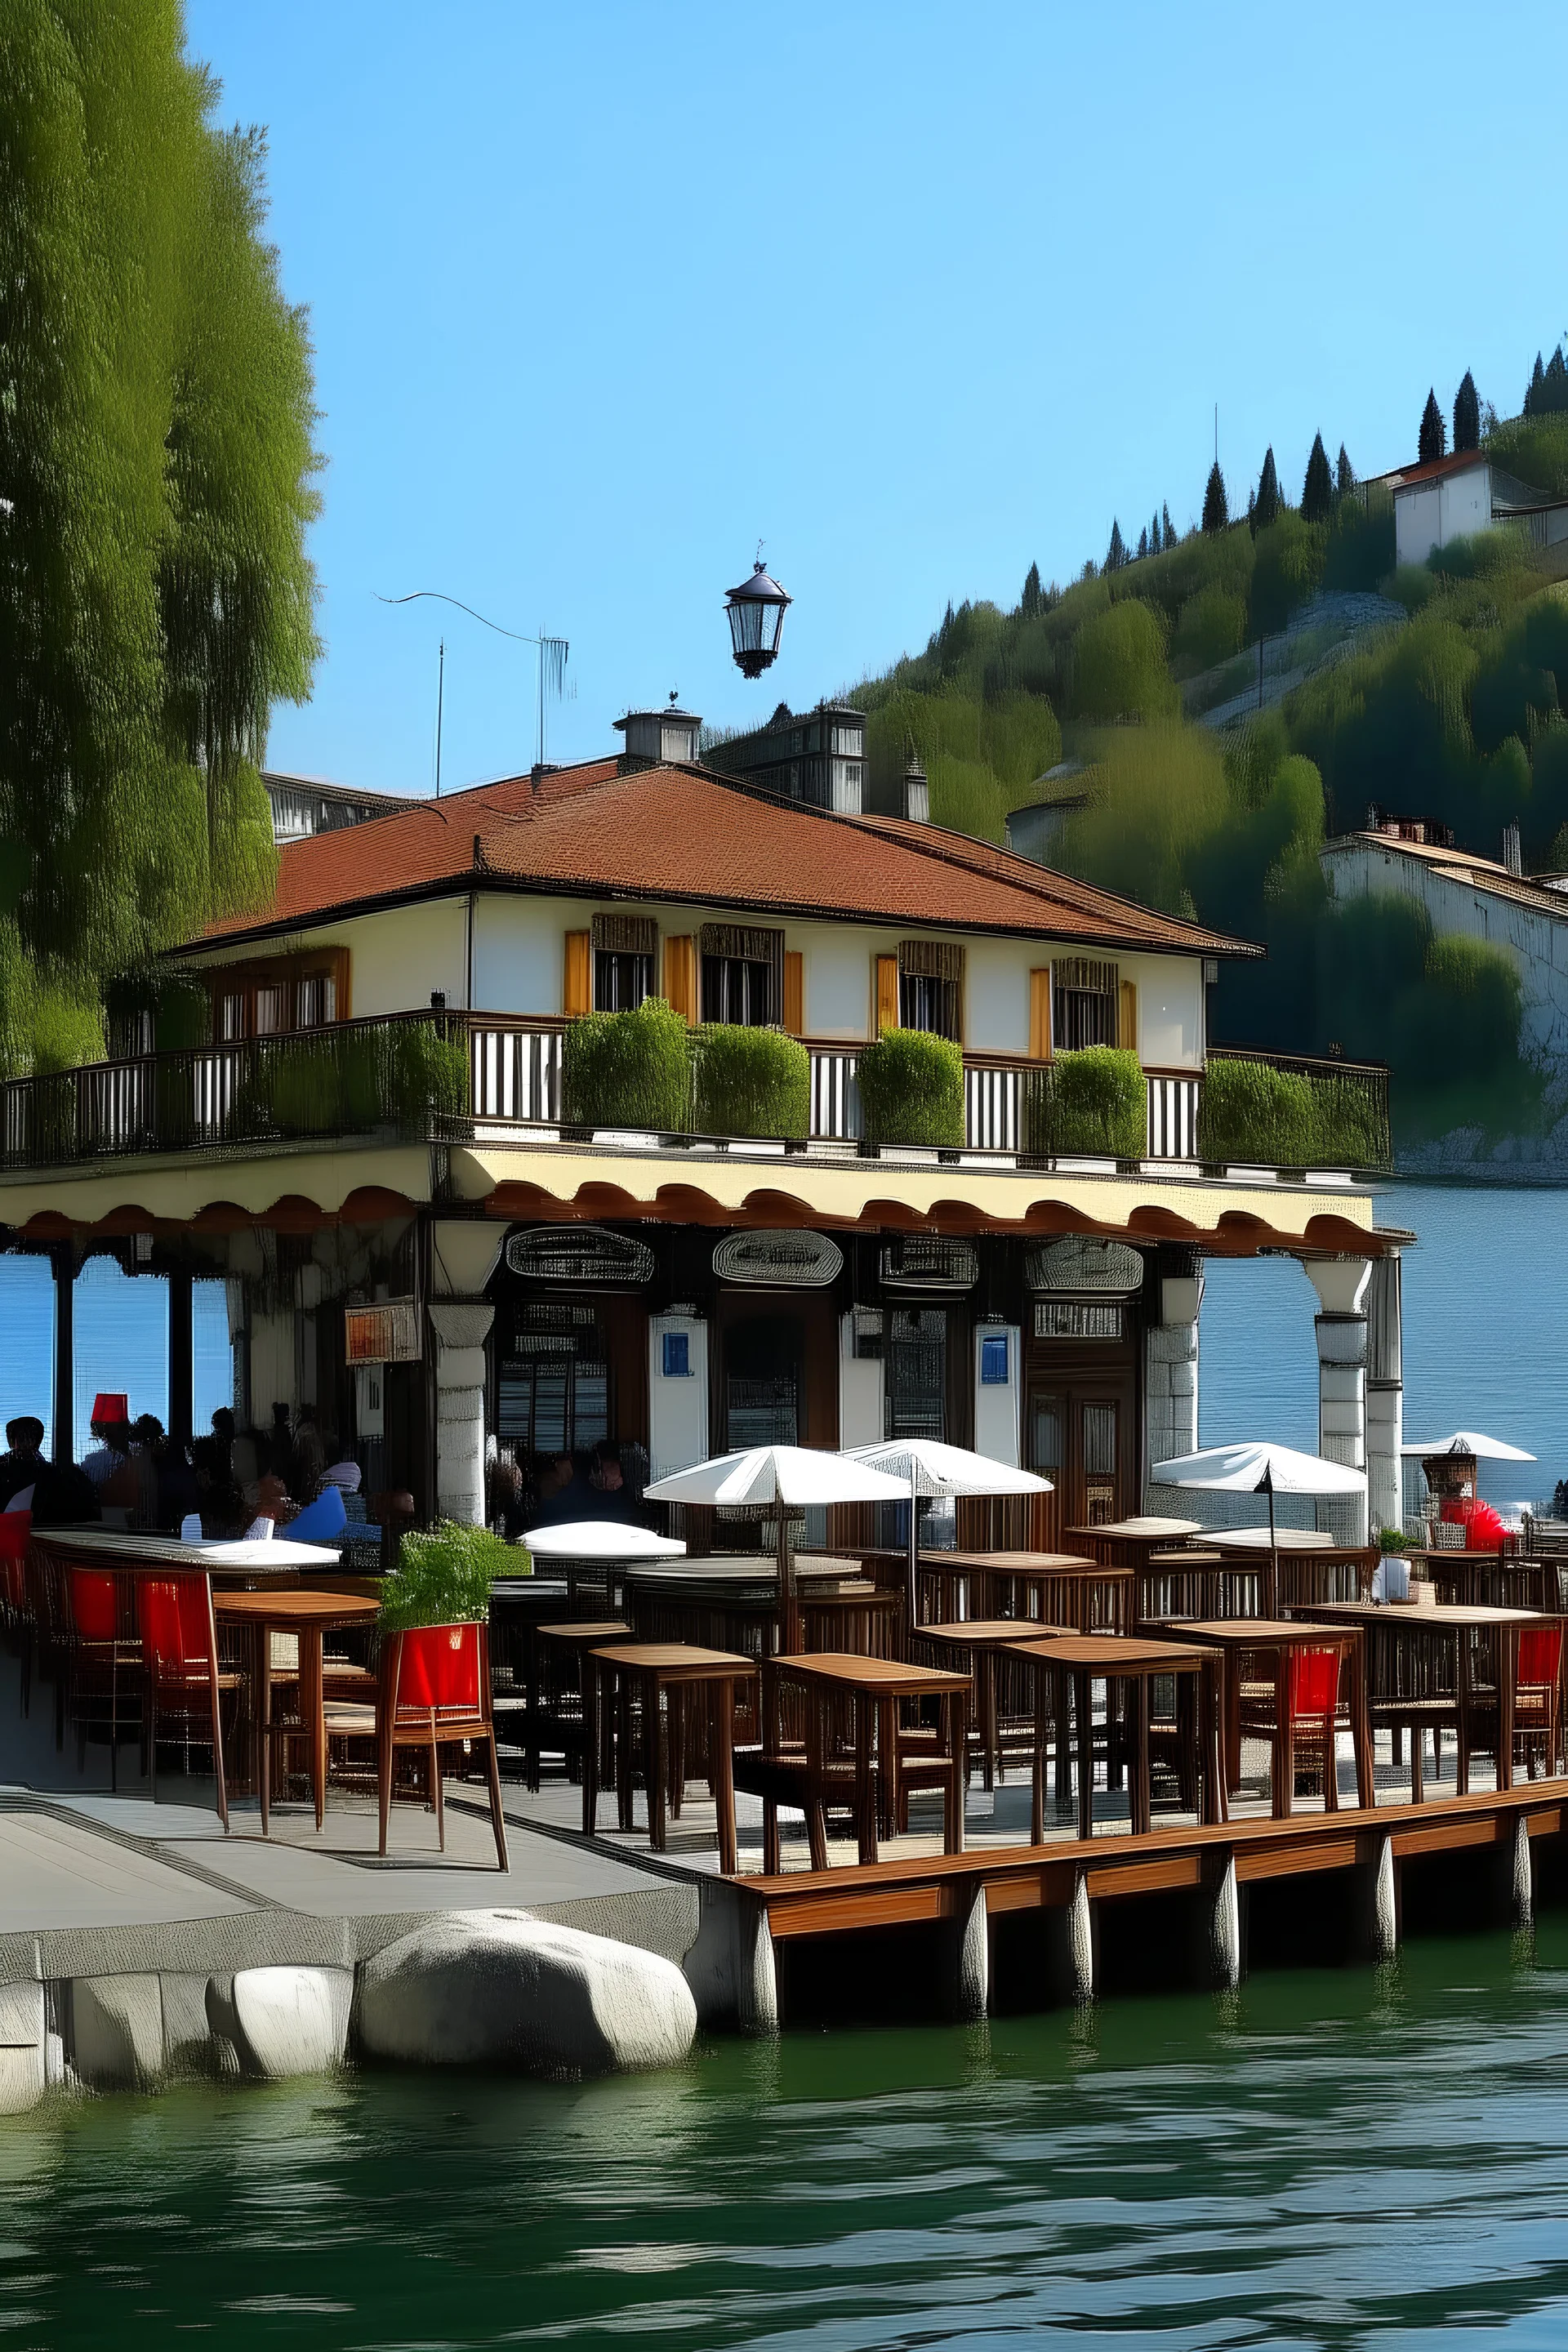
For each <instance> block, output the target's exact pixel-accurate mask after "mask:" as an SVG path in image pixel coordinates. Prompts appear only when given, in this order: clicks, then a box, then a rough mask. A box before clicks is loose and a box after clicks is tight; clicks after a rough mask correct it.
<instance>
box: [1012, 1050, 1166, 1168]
mask: <svg viewBox="0 0 1568 2352" xmlns="http://www.w3.org/2000/svg"><path fill="white" fill-rule="evenodd" d="M1148 1100H1149V1097H1148V1085H1147V1081H1146V1080H1145V1078H1144V1076H1143V1071H1142V1065H1141V1064H1140V1062H1139V1059H1138V1056H1137V1055H1136V1054H1135V1053H1133V1052H1132V1051H1131V1047H1129V1046H1125V1045H1085V1046H1083V1047H1082V1048H1081V1049H1080V1050H1079V1052H1077V1053H1068V1054H1058V1055H1057V1057H1056V1059H1055V1061H1054V1062H1052V1063H1050V1064H1049V1066H1047V1068H1045V1069H1043V1070H1041V1071H1040V1073H1039V1075H1038V1076H1037V1079H1036V1080H1035V1082H1034V1085H1033V1087H1031V1089H1030V1093H1029V1108H1028V1115H1027V1118H1026V1122H1025V1132H1026V1141H1027V1149H1028V1150H1030V1151H1032V1152H1038V1153H1039V1154H1040V1155H1041V1156H1042V1157H1044V1158H1047V1159H1048V1158H1054V1157H1055V1156H1056V1155H1057V1154H1058V1153H1060V1152H1082V1153H1084V1154H1085V1155H1086V1156H1089V1157H1092V1158H1095V1159H1100V1160H1141V1159H1142V1157H1143V1153H1144V1151H1145V1150H1146V1148H1147V1139H1148V1128H1149V1110H1148Z"/></svg>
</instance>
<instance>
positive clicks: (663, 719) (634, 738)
mask: <svg viewBox="0 0 1568 2352" xmlns="http://www.w3.org/2000/svg"><path fill="white" fill-rule="evenodd" d="M701 730H702V721H701V719H699V718H698V717H697V715H696V713H695V712H694V711H690V710H682V709H680V707H679V703H678V702H677V701H676V698H675V696H674V695H673V694H671V696H670V698H669V700H668V704H667V705H666V707H665V708H664V709H662V710H628V711H627V713H626V717H625V718H624V719H616V734H617V735H623V736H625V738H626V749H625V751H622V753H621V755H620V757H619V759H618V760H617V761H616V770H617V772H619V773H620V774H621V775H623V776H632V775H635V774H636V773H637V770H638V769H639V768H657V767H658V766H659V765H660V764H661V763H664V764H668V765H674V766H677V767H679V766H692V765H695V763H696V760H697V739H698V736H699V735H700V732H701Z"/></svg>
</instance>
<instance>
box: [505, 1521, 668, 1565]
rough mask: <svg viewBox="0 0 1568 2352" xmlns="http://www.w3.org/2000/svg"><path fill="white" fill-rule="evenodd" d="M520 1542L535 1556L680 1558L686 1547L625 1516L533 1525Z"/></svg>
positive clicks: (546, 1557) (609, 1558) (608, 1558)
mask: <svg viewBox="0 0 1568 2352" xmlns="http://www.w3.org/2000/svg"><path fill="white" fill-rule="evenodd" d="M523 1543H524V1545H525V1546H526V1547H527V1549H528V1550H529V1551H531V1553H532V1555H533V1557H534V1559H607V1560H622V1559H680V1558H681V1556H682V1555H683V1554H684V1552H685V1550H686V1546H685V1545H684V1544H683V1543H681V1542H679V1540H678V1538H676V1537H674V1536H656V1535H655V1534H654V1532H653V1530H652V1528H637V1527H631V1526H629V1525H628V1524H627V1523H626V1520H624V1519H572V1520H568V1521H565V1522H563V1524H562V1525H561V1526H559V1527H546V1528H533V1529H532V1530H531V1532H530V1533H529V1534H528V1535H526V1536H524V1538H523Z"/></svg>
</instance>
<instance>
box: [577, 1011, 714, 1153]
mask: <svg viewBox="0 0 1568 2352" xmlns="http://www.w3.org/2000/svg"><path fill="white" fill-rule="evenodd" d="M561 1090H562V1098H563V1116H564V1118H565V1119H566V1121H567V1123H568V1125H570V1126H572V1127H631V1128H639V1129H644V1128H646V1129H652V1130H653V1131H654V1133H656V1134H665V1133H675V1134H679V1133H681V1132H682V1131H684V1129H686V1127H687V1125H688V1124H689V1118H690V1114H691V1033H690V1031H689V1029H688V1028H687V1025H686V1024H685V1022H684V1021H683V1020H682V1019H681V1017H680V1015H679V1013H676V1012H674V1011H672V1010H671V1008H670V1006H669V1005H668V1004H667V1003H665V1001H664V999H663V997H661V996H649V997H646V998H645V999H644V1001H643V1003H641V1004H639V1005H638V1006H637V1011H636V1012H635V1013H584V1014H583V1015H582V1017H581V1018H580V1019H579V1020H576V1021H573V1022H569V1023H568V1024H567V1027H566V1036H565V1043H564V1045H563V1050H562V1055H561Z"/></svg>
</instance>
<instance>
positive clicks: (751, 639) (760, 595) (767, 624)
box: [724, 556, 791, 677]
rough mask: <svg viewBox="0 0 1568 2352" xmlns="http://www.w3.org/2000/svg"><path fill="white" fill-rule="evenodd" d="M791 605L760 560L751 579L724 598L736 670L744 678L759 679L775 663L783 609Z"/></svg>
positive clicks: (781, 632) (760, 559)
mask: <svg viewBox="0 0 1568 2352" xmlns="http://www.w3.org/2000/svg"><path fill="white" fill-rule="evenodd" d="M790 601H791V600H790V599H789V597H788V596H786V595H785V593H784V590H783V589H782V588H781V587H780V586H779V583H778V582H777V581H776V580H770V579H769V578H768V575H767V573H766V572H764V571H763V560H762V557H761V556H759V557H758V558H757V565H756V569H755V571H754V572H752V576H751V578H750V579H749V580H743V581H742V583H741V585H740V586H739V587H738V588H731V590H730V592H729V593H728V595H727V596H726V597H725V599H724V609H725V611H726V612H727V613H728V614H729V615H730V637H731V645H732V646H733V648H734V655H735V667H736V668H737V669H738V670H739V671H740V672H741V675H742V677H761V676H762V674H763V670H765V669H767V668H770V667H772V665H773V662H774V661H775V660H776V659H777V657H778V650H779V638H780V636H781V635H782V634H783V631H784V607H785V605H786V604H789V602H790Z"/></svg>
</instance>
